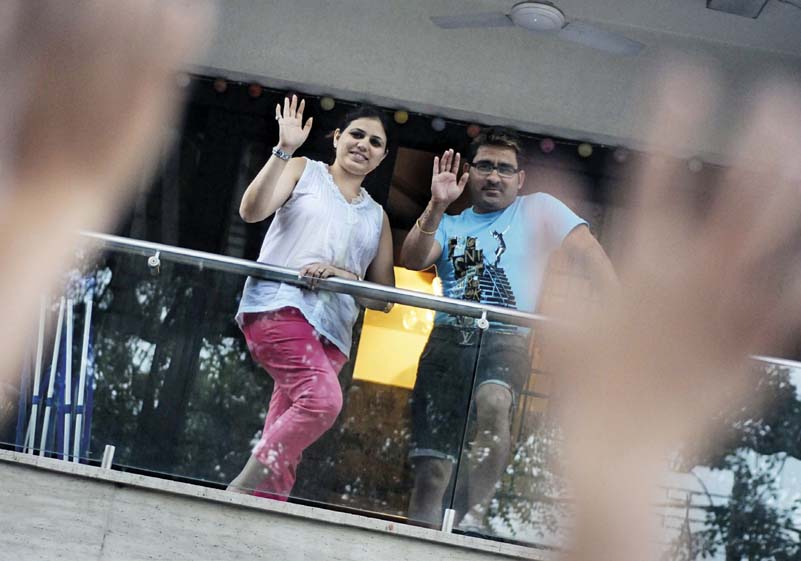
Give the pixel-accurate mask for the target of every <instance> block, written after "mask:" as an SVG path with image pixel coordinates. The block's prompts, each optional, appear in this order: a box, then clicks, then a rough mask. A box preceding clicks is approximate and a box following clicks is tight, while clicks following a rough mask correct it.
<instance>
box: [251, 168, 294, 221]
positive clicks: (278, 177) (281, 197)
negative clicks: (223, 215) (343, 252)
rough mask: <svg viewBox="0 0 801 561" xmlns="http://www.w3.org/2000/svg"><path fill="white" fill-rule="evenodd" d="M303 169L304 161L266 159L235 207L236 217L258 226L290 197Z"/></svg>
mask: <svg viewBox="0 0 801 561" xmlns="http://www.w3.org/2000/svg"><path fill="white" fill-rule="evenodd" d="M304 169H306V160H305V159H304V158H292V159H291V160H289V161H286V160H282V159H281V158H279V157H277V156H270V159H269V160H267V163H266V164H264V167H263V168H261V171H260V172H259V174H258V175H257V176H256V177H255V178H254V179H253V181H251V182H250V185H248V188H247V189H246V190H245V194H244V195H243V196H242V202H241V203H240V204H239V216H241V217H242V220H244V221H245V222H261V221H262V220H266V219H267V218H269V217H270V216H272V215H273V213H275V211H276V210H278V209H279V208H281V205H283V204H284V203H285V202H286V201H287V199H289V197H290V196H291V195H292V191H293V190H294V189H295V185H297V183H298V180H299V179H300V176H301V175H302V174H303V170H304Z"/></svg>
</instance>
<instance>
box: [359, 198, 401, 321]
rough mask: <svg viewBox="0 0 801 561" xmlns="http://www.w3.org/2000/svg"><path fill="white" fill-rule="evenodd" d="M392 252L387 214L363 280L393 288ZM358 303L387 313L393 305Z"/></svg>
mask: <svg viewBox="0 0 801 561" xmlns="http://www.w3.org/2000/svg"><path fill="white" fill-rule="evenodd" d="M394 261H395V260H394V257H393V250H392V230H391V229H390V227H389V218H388V217H387V213H386V212H385V213H384V221H383V224H382V226H381V239H380V240H379V242H378V253H377V254H376V256H375V259H373V262H372V263H370V266H369V267H368V268H367V273H366V274H365V279H366V280H368V281H370V282H375V283H378V284H383V285H386V286H393V287H394V286H395V262H394ZM358 301H359V303H360V304H362V305H363V306H365V307H367V308H370V309H373V310H381V311H383V312H385V313H388V312H389V311H390V310H391V309H392V306H393V304H392V303H388V302H382V301H380V300H372V299H368V298H359V299H358Z"/></svg>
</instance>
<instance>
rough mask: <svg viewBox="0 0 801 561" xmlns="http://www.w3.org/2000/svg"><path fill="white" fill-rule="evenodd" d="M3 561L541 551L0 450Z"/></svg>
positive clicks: (416, 557) (411, 557) (461, 556)
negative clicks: (4, 560) (6, 560)
mask: <svg viewBox="0 0 801 561" xmlns="http://www.w3.org/2000/svg"><path fill="white" fill-rule="evenodd" d="M0 478H1V480H2V482H3V483H2V486H0V527H2V528H3V532H2V536H1V537H0V558H3V559H14V560H17V561H27V560H34V559H36V560H40V559H47V560H50V559H97V560H102V561H106V560H109V561H111V560H114V561H116V560H123V559H124V560H139V559H143V560H144V559H150V560H152V559H164V560H170V561H183V560H187V561H189V560H192V561H200V560H206V559H208V560H210V561H211V560H214V561H217V560H240V559H242V560H244V559H270V560H280V561H284V560H287V561H296V560H297V561H301V560H303V561H308V560H315V561H316V560H332V561H339V560H342V561H344V560H354V561H355V560H359V561H361V560H370V561H374V560H377V559H380V560H381V561H394V560H398V561H421V560H424V559H436V560H438V561H439V560H443V561H451V560H453V561H456V560H459V561H473V560H476V561H477V560H491V559H510V558H522V559H537V560H542V561H550V560H554V559H556V555H555V554H554V553H552V552H550V551H547V550H536V549H529V548H525V547H520V546H515V545H510V544H505V543H498V542H492V541H487V540H480V539H476V538H470V537H466V536H461V535H456V534H445V533H442V532H438V531H435V530H428V529H425V528H417V527H414V526H407V525H404V524H397V523H394V522H387V521H384V520H377V519H374V518H368V517H365V516H357V515H353V514H346V513H341V512H335V511H330V510H325V509H320V508H314V507H308V506H303V505H296V504H288V503H280V502H276V501H269V500H265V499H259V498H256V497H250V496H246V495H238V494H235V493H228V492H225V491H221V490H217V489H209V488H205V487H198V486H196V485H190V484H187V483H179V482H175V481H169V480H164V479H158V478H154V477H148V476H143V475H136V474H131V473H124V472H118V471H112V470H105V469H101V468H96V467H92V466H86V465H82V464H74V463H68V462H63V461H60V460H54V459H50V458H40V457H38V456H31V455H29V454H20V453H16V452H10V451H6V450H0Z"/></svg>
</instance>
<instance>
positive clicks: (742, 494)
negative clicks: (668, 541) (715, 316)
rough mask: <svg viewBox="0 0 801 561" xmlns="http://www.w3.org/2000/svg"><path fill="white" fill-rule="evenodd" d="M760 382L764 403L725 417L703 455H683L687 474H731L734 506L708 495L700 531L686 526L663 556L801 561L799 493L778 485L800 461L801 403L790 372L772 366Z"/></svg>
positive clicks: (677, 560) (673, 559)
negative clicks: (696, 469) (697, 469)
mask: <svg viewBox="0 0 801 561" xmlns="http://www.w3.org/2000/svg"><path fill="white" fill-rule="evenodd" d="M755 380H756V382H755V386H756V387H755V390H754V395H755V396H758V397H759V398H760V399H757V400H755V401H754V402H752V403H750V404H749V405H747V406H746V407H744V408H743V409H741V410H739V411H734V412H726V413H724V414H721V415H720V416H719V425H720V430H719V431H718V433H717V438H716V439H715V442H712V443H708V446H707V447H705V448H704V449H703V452H702V453H699V452H697V451H696V452H695V453H692V452H689V451H684V452H683V454H682V458H681V464H682V466H681V467H682V468H683V469H685V470H687V469H690V468H692V467H693V466H706V467H709V468H712V469H717V470H726V471H728V472H730V473H731V475H732V477H733V484H732V490H731V494H730V496H729V498H728V501H723V502H721V501H719V500H718V501H713V500H712V497H711V496H708V497H707V498H708V502H707V504H706V505H705V506H704V507H703V508H704V509H705V511H706V516H705V520H704V522H703V524H702V526H701V527H700V528H699V527H692V528H691V526H690V525H689V524H685V525H684V527H683V528H682V531H681V533H680V535H679V536H678V537H677V538H676V539H675V540H674V543H673V544H672V547H671V550H670V551H669V552H668V553H667V554H666V555H665V559H668V560H670V561H694V560H696V559H709V558H712V559H726V561H730V560H731V561H733V560H738V561H739V560H743V559H747V560H757V559H759V560H763V559H771V560H776V561H784V560H790V559H798V558H799V557H801V527H799V524H798V516H799V514H801V499H799V498H798V493H797V491H796V490H795V489H789V490H788V489H782V488H781V485H780V484H779V476H780V475H781V474H782V470H783V469H784V467H785V464H786V462H787V461H788V459H792V458H795V459H801V438H800V437H801V402H800V401H799V400H798V397H797V394H796V388H795V387H794V386H793V384H792V383H791V381H790V370H789V369H787V368H784V367H780V366H776V365H770V366H766V367H765V369H764V371H763V372H760V373H757V375H756V377H755ZM765 403H767V404H768V406H767V407H765V406H764V404H765ZM788 493H789V496H788Z"/></svg>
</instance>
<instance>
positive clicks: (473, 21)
mask: <svg viewBox="0 0 801 561" xmlns="http://www.w3.org/2000/svg"><path fill="white" fill-rule="evenodd" d="M431 21H433V22H434V24H435V25H437V26H438V27H441V28H443V29H464V28H470V27H472V28H476V27H512V26H513V25H514V23H512V20H511V19H509V16H507V15H506V14H504V13H503V12H485V13H481V14H464V15H461V16H432V17H431Z"/></svg>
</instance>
